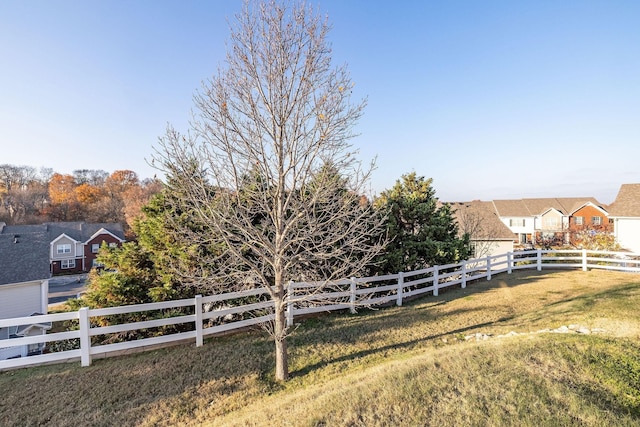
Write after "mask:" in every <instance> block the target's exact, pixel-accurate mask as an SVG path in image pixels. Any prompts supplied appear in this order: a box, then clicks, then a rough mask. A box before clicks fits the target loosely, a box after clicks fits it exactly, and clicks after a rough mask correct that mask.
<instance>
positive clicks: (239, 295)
mask: <svg viewBox="0 0 640 427" xmlns="http://www.w3.org/2000/svg"><path fill="white" fill-rule="evenodd" d="M543 268H549V269H558V268H577V269H581V270H583V271H586V270H587V269H606V270H617V271H629V272H640V254H628V253H621V252H603V251H586V250H532V251H522V252H514V253H512V252H509V253H506V254H502V255H495V256H489V257H486V258H480V259H472V260H467V261H463V262H461V263H457V264H449V265H441V266H435V267H431V268H428V269H424V270H418V271H412V272H404V273H397V274H389V275H385V276H374V277H364V278H351V279H346V280H342V281H339V282H334V283H331V284H329V285H327V284H324V283H323V284H318V283H294V282H291V283H289V285H288V286H289V288H288V291H289V292H288V295H289V298H288V300H287V322H288V324H289V325H292V324H293V320H294V318H295V317H296V316H303V315H309V314H313V313H317V312H327V311H333V310H345V309H349V310H351V311H352V312H355V311H356V309H357V308H358V307H359V306H376V305H383V304H389V303H395V304H396V305H398V306H401V305H402V302H403V300H406V299H407V298H412V297H416V296H418V295H423V294H427V293H431V294H432V295H438V292H439V290H441V289H444V288H447V287H450V286H458V285H459V286H461V287H462V288H465V287H466V285H467V283H469V282H471V281H475V280H479V279H484V278H486V279H487V280H491V277H492V276H493V275H495V274H498V273H505V272H506V273H511V272H512V271H513V270H519V269H537V270H538V271H540V270H542V269H543ZM233 304H236V305H233ZM240 304H241V305H240ZM272 307H273V302H272V301H270V300H269V298H268V294H267V292H266V290H264V289H252V290H247V291H240V292H230V293H225V294H218V295H211V296H205V297H203V296H200V295H198V296H196V297H195V298H192V299H184V300H176V301H166V302H159V303H151V304H136V305H127V306H121V307H111V308H99V309H89V308H86V307H84V308H81V309H80V310H79V311H76V312H68V313H57V314H48V315H43V316H38V317H37V321H38V322H39V323H42V322H52V323H54V322H64V321H73V322H77V324H78V326H79V328H78V329H76V330H70V331H66V332H56V333H50V334H46V335H38V336H30V337H24V338H11V339H6V340H1V341H0V343H1V344H0V358H1V357H2V354H3V352H4V353H6V354H7V355H9V354H16V353H18V354H19V352H16V350H17V348H20V347H21V346H28V345H33V344H39V343H53V342H64V341H66V340H72V341H71V342H75V347H78V346H79V348H74V349H71V350H65V351H56V352H49V353H45V354H41V355H35V356H29V357H20V358H13V359H6V360H0V370H3V369H9V368H16V367H24V366H32V365H38V364H43V363H52V362H60V361H70V360H78V359H79V360H80V362H81V364H82V366H89V365H90V364H91V360H92V358H94V357H106V356H109V355H114V354H122V353H124V352H128V351H142V350H144V348H145V347H157V346H162V345H167V344H170V343H175V342H178V341H187V342H188V341H195V344H196V346H201V345H202V344H203V340H204V337H206V336H211V335H215V334H221V333H224V332H227V331H232V330H238V329H243V328H247V327H250V326H253V325H258V324H262V323H264V322H267V321H269V320H273V313H272V311H273V310H272ZM187 312H188V313H191V314H184V313H187ZM131 313H137V314H138V315H139V316H140V317H141V318H144V316H145V315H148V317H152V319H151V320H141V321H136V322H134V323H121V324H115V325H114V324H110V325H109V326H100V323H101V320H102V319H104V316H111V317H110V323H114V322H113V318H114V316H122V315H127V314H131ZM154 313H155V314H154ZM158 313H162V315H161V316H160V317H161V318H158ZM33 322H34V317H20V318H12V319H0V328H6V327H11V326H16V325H25V324H31V323H33ZM168 327H173V328H174V329H177V331H175V330H174V331H166V330H165V331H162V334H161V332H159V331H158V328H168ZM153 328H155V330H154V329H153ZM180 328H182V329H183V330H182V331H181V330H180ZM150 329H151V330H152V332H151V334H152V335H156V336H151V337H147V338H142V339H138V338H139V336H140V335H144V332H145V331H149V330H150ZM184 329H187V330H184ZM131 331H136V334H134V336H135V337H136V338H133V339H131V340H124V341H121V342H114V343H107V344H92V342H91V340H92V337H96V336H102V337H109V336H113V334H120V335H119V336H122V334H126V333H127V332H131ZM103 342H104V340H103ZM78 344H79V345H78Z"/></svg>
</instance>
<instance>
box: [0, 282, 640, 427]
mask: <svg viewBox="0 0 640 427" xmlns="http://www.w3.org/2000/svg"><path fill="white" fill-rule="evenodd" d="M639 303H640V277H638V276H636V275H632V274H624V273H610V272H598V271H590V272H542V273H538V272H533V273H532V272H515V273H514V274H512V275H500V276H494V278H493V280H491V281H489V282H486V281H481V282H478V283H476V284H472V285H469V287H468V288H467V289H453V290H449V291H446V292H443V293H441V295H440V296H438V297H425V298H423V299H420V300H416V301H413V302H412V303H409V304H406V305H405V306H404V307H390V308H386V309H380V310H375V311H369V310H362V311H361V312H360V313H358V314H356V315H349V314H333V315H330V316H325V317H320V318H315V319H306V320H304V321H303V322H301V324H300V325H298V327H297V328H296V329H295V331H294V332H293V333H292V335H291V337H290V341H289V342H290V368H291V380H290V381H289V382H287V383H286V384H280V383H276V382H274V381H273V375H272V373H273V369H274V360H273V345H272V343H271V342H270V341H269V340H268V339H267V338H266V337H265V336H264V335H263V334H262V333H260V332H251V333H243V334H238V335H234V336H228V337H223V338H216V339H212V340H207V341H206V342H205V346H203V347H199V348H195V347H193V346H183V347H172V348H166V349H162V350H157V351H152V352H149V353H142V354H137V355H131V356H123V357H118V358H109V359H102V360H96V361H94V364H93V365H92V366H90V367H87V368H80V367H79V366H78V364H76V363H73V364H63V365H51V366H43V367H37V368H30V369H21V370H14V371H8V372H2V373H0V390H2V393H3V395H2V398H1V399H0V424H2V425H3V426H4V425H7V426H12V425H16V426H17V425H21V426H22V425H55V426H57V425H70V426H71V425H73V426H76V425H92V426H100V425H105V426H107V425H143V426H144V425H149V426H150V425H213V426H218V425H220V426H225V425H256V426H259V425H269V426H272V425H293V426H371V425H374V426H375V425H379V426H385V425H409V426H412V425H416V426H418V425H447V426H449V425H498V426H499V425H531V426H533V425H537V426H547V425H549V426H555V425H588V426H609V425H623V426H624V425H640V340H639V337H640V333H639V331H640V310H637V309H636V307H638V306H639ZM570 324H578V325H581V326H585V327H588V328H601V329H604V332H603V333H601V334H591V335H582V334H570V335H569V334H567V335H561V334H538V333H531V334H521V335H518V336H515V337H510V338H491V339H489V340H487V341H482V342H475V340H470V341H466V340H465V339H464V337H465V336H468V335H472V334H474V333H476V332H479V333H483V334H492V335H493V336H495V335H498V334H504V333H506V332H509V331H512V330H513V331H516V332H519V333H524V332H534V331H538V330H540V329H545V328H551V329H553V328H557V327H559V326H562V325H570ZM26 402H30V403H29V405H26V404H25V403H26ZM26 408H28V409H26Z"/></svg>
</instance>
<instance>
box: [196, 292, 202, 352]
mask: <svg viewBox="0 0 640 427" xmlns="http://www.w3.org/2000/svg"><path fill="white" fill-rule="evenodd" d="M195 306H196V307H195V310H196V311H195V313H196V347H202V344H204V337H203V334H202V295H196V297H195Z"/></svg>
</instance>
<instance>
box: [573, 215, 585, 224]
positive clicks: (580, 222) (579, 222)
mask: <svg viewBox="0 0 640 427" xmlns="http://www.w3.org/2000/svg"><path fill="white" fill-rule="evenodd" d="M575 218H576V225H583V224H584V217H583V216H577V217H575Z"/></svg>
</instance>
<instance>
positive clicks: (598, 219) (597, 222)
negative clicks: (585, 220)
mask: <svg viewBox="0 0 640 427" xmlns="http://www.w3.org/2000/svg"><path fill="white" fill-rule="evenodd" d="M591 223H592V224H593V225H601V224H602V217H600V216H594V217H591Z"/></svg>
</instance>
